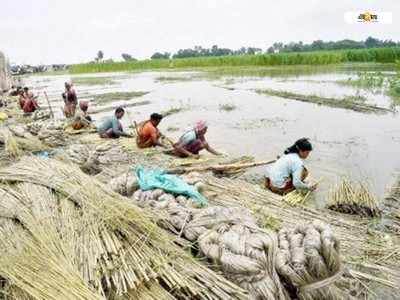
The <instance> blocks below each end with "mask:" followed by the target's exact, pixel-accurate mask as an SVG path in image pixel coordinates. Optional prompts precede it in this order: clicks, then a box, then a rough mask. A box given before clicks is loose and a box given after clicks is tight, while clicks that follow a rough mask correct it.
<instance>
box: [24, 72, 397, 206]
mask: <svg viewBox="0 0 400 300" xmlns="http://www.w3.org/2000/svg"><path fill="white" fill-rule="evenodd" d="M359 71H360V69H357V68H344V69H340V70H335V69H333V70H318V69H316V70H315V71H310V70H307V72H303V70H301V69H299V70H298V72H286V73H280V72H267V71H265V72H256V71H254V72H232V73H230V72H229V70H227V71H224V72H212V73H210V72H189V71H187V72H143V73H107V74H90V75H79V76H78V75H74V76H73V77H70V76H69V75H59V76H31V77H27V78H25V84H27V85H28V86H31V87H32V88H33V89H34V92H35V93H38V92H40V93H41V94H40V98H39V99H40V103H41V104H42V105H44V106H45V105H47V102H46V100H45V98H44V97H43V91H47V94H48V95H49V99H50V103H51V106H52V108H53V110H54V111H55V112H56V114H57V115H58V116H60V117H61V115H62V114H61V107H62V104H63V103H62V100H61V92H62V91H63V83H64V82H65V81H66V80H69V79H72V81H73V82H75V88H76V90H77V93H78V98H79V99H81V100H82V99H88V100H90V101H91V108H90V110H92V111H95V112H97V113H94V114H93V117H94V119H95V121H96V123H98V122H100V121H101V119H102V118H103V117H105V116H107V115H110V114H112V113H113V109H114V108H115V107H116V106H117V105H126V106H127V107H128V108H127V110H128V112H129V113H128V114H126V116H125V118H124V120H123V123H124V125H125V126H128V125H129V124H130V123H131V122H132V121H133V120H135V121H142V120H144V119H146V118H147V117H148V116H149V114H150V113H152V112H165V111H168V110H170V109H177V110H180V111H179V112H177V113H175V114H172V115H170V116H168V117H167V118H165V119H164V120H163V122H162V123H161V125H160V129H161V131H163V132H164V133H165V134H166V135H168V136H170V137H171V138H173V139H177V138H178V137H179V136H180V134H182V133H183V132H184V131H185V130H186V129H187V128H189V127H190V126H191V125H192V124H193V123H194V122H195V121H196V120H199V119H204V120H206V121H208V123H209V132H208V134H207V138H208V140H209V142H210V144H211V145H213V146H214V147H215V148H216V149H218V150H221V151H223V152H225V153H228V154H230V155H232V156H242V155H252V156H254V157H256V158H257V159H260V160H261V159H271V158H275V157H276V156H277V155H281V154H282V152H283V150H284V149H285V148H286V147H288V146H290V145H291V144H292V143H293V142H294V141H295V140H296V139H298V138H301V137H309V138H310V139H311V141H312V143H313V145H314V151H313V152H312V154H311V155H310V157H309V159H307V161H306V166H307V167H308V169H309V170H310V171H311V174H312V177H313V178H315V179H318V180H320V179H321V180H322V182H321V184H320V188H319V190H318V191H317V192H316V195H315V196H316V199H317V201H316V204H317V205H318V206H320V205H323V204H324V203H325V199H326V195H327V192H328V191H329V188H330V187H331V186H332V184H334V183H335V182H336V181H337V180H338V178H340V177H343V176H349V177H351V178H352V179H353V180H362V181H364V182H368V183H369V185H370V187H371V189H372V191H373V192H375V193H376V194H377V195H378V196H382V195H383V193H384V191H385V188H386V187H387V185H388V184H389V183H390V182H391V178H392V177H393V175H394V174H395V172H396V168H397V166H399V165H400V156H399V155H397V154H398V153H399V152H400V127H399V126H398V124H399V121H400V119H399V116H398V114H397V113H396V111H395V106H394V105H393V100H392V99H391V98H390V97H389V96H387V95H386V94H385V93H384V91H376V90H374V91H371V90H369V89H362V88H357V87H352V86H349V85H345V84H340V81H345V80H348V79H349V78H356V77H357V73H358V72H359ZM362 71H368V69H365V68H364V69H363V70H362ZM374 71H375V70H374ZM381 71H382V74H383V76H392V75H393V69H391V68H390V67H385V68H384V69H383V70H381ZM260 89H261V90H263V89H272V90H277V91H283V92H291V93H298V94H302V95H314V96H318V97H329V98H337V99H343V98H345V97H352V98H351V99H353V98H355V99H356V100H355V101H359V100H360V99H361V100H360V101H362V102H363V103H367V104H370V105H376V106H378V107H382V108H390V109H391V110H393V112H388V113H380V114H375V113H362V112H357V111H353V110H349V109H343V108H335V107H328V106H324V105H318V104H314V103H305V102H300V101H296V100H292V99H286V98H285V97H278V96H270V95H268V94H260V93H257V90H260ZM96 95H97V97H96ZM99 99H100V100H101V101H100V100H99ZM132 143H134V141H133V140H132ZM205 155H208V154H205ZM264 173H265V168H258V169H256V170H252V171H250V172H249V173H248V174H246V176H247V177H248V178H249V180H250V179H253V180H261V178H262V176H263V174H264Z"/></svg>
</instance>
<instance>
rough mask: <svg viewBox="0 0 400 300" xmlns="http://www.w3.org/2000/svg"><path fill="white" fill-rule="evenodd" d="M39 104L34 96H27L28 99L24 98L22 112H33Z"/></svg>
mask: <svg viewBox="0 0 400 300" xmlns="http://www.w3.org/2000/svg"><path fill="white" fill-rule="evenodd" d="M39 108H40V107H39V104H38V103H37V101H36V98H35V97H29V98H28V99H26V100H25V101H24V106H23V107H22V110H23V111H24V113H33V112H35V111H36V110H38V109H39Z"/></svg>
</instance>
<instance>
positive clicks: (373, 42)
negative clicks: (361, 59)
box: [365, 36, 380, 48]
mask: <svg viewBox="0 0 400 300" xmlns="http://www.w3.org/2000/svg"><path fill="white" fill-rule="evenodd" d="M379 44H380V41H379V40H378V39H375V38H373V37H371V36H370V37H368V38H367V39H366V40H365V47H367V48H374V47H379Z"/></svg>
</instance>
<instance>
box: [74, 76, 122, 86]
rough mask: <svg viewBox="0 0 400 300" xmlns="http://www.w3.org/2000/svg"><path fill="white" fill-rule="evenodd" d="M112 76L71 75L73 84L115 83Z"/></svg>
mask: <svg viewBox="0 0 400 300" xmlns="http://www.w3.org/2000/svg"><path fill="white" fill-rule="evenodd" d="M114 79H115V78H112V77H72V82H73V83H74V84H75V85H111V84H116V81H115V80H114Z"/></svg>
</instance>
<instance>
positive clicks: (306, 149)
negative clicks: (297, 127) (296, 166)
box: [285, 138, 312, 159]
mask: <svg viewBox="0 0 400 300" xmlns="http://www.w3.org/2000/svg"><path fill="white" fill-rule="evenodd" d="M311 151H312V145H311V143H310V141H309V140H308V139H307V138H302V139H299V140H297V141H296V143H294V144H293V145H292V146H290V147H289V148H287V149H286V150H285V154H290V153H297V154H298V155H299V156H300V158H302V159H306V158H307V157H308V155H309V154H310V152H311Z"/></svg>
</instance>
